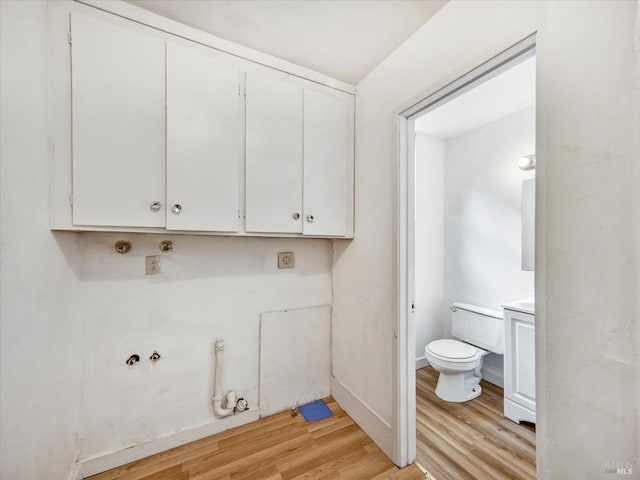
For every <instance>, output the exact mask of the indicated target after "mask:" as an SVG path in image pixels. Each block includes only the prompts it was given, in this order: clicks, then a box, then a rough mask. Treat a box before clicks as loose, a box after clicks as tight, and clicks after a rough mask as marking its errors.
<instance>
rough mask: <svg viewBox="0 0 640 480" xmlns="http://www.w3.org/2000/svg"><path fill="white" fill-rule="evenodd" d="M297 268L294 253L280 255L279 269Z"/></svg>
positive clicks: (281, 253)
mask: <svg viewBox="0 0 640 480" xmlns="http://www.w3.org/2000/svg"><path fill="white" fill-rule="evenodd" d="M295 266H296V260H295V258H294V256H293V252H280V253H278V268H294V267H295Z"/></svg>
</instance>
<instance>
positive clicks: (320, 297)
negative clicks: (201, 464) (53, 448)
mask: <svg viewBox="0 0 640 480" xmlns="http://www.w3.org/2000/svg"><path fill="white" fill-rule="evenodd" d="M79 235H80V243H79V252H80V267H79V269H78V272H77V274H78V276H79V278H80V284H79V286H78V288H79V291H78V303H77V308H78V315H79V316H80V319H81V326H82V334H81V335H82V336H81V340H82V358H83V362H82V373H81V382H80V389H81V392H82V396H81V403H80V433H79V446H80V450H81V459H87V458H92V457H96V456H100V455H102V454H106V453H110V452H113V451H117V450H121V449H123V448H126V447H129V446H132V445H135V444H137V443H143V442H146V441H149V440H153V439H155V438H158V437H162V436H165V435H169V434H172V433H175V432H178V431H180V430H183V429H187V428H190V427H196V426H200V425H205V424H208V423H214V422H224V420H220V419H216V418H214V415H213V412H212V397H213V378H214V376H213V372H214V366H215V362H214V358H213V342H214V340H215V338H218V337H222V338H224V339H225V353H224V374H223V382H222V388H223V389H224V390H227V389H231V388H233V389H234V390H236V392H237V393H238V394H239V396H244V397H245V398H246V399H247V400H248V401H249V405H250V407H254V408H255V407H257V405H258V379H259V352H260V350H259V340H260V336H259V334H260V329H259V326H260V312H263V311H274V310H285V309H292V308H301V307H309V306H316V305H327V304H330V303H331V264H330V262H331V256H330V242H329V241H328V240H313V239H268V238H229V237H203V236H183V235H174V236H167V235H163V236H159V235H149V234H138V235H130V234H106V233H83V234H79ZM164 238H171V240H173V242H174V251H173V252H171V253H167V254H162V257H161V265H162V270H163V272H162V273H161V274H159V275H156V276H145V275H144V256H145V255H156V254H159V253H160V252H159V250H158V244H159V243H160V241H161V240H162V239H164ZM120 239H127V240H130V241H131V243H132V245H133V249H132V251H131V252H130V253H128V254H126V255H120V254H118V253H116V252H115V251H114V249H113V245H114V243H115V242H116V240H120ZM279 251H293V252H294V253H295V260H296V268H294V269H288V270H278V268H277V252H279ZM308 334H309V335H313V332H308ZM298 341H301V342H304V338H300V339H298ZM153 350H158V352H159V353H160V354H161V355H162V358H161V359H160V360H159V361H158V362H157V364H155V366H154V365H153V364H152V363H151V362H149V361H148V360H147V358H148V357H149V355H150V354H151V353H152V352H153ZM133 353H136V354H139V355H140V357H141V358H142V359H143V361H142V362H141V364H139V365H136V366H135V367H133V368H129V367H127V366H126V365H125V360H126V359H127V358H128V357H129V355H130V354H133ZM294 403H295V400H294Z"/></svg>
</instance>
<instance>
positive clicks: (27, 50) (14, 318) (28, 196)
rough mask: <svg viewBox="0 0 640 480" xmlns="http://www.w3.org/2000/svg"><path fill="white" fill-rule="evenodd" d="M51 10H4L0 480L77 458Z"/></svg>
mask: <svg viewBox="0 0 640 480" xmlns="http://www.w3.org/2000/svg"><path fill="white" fill-rule="evenodd" d="M46 12H47V7H46V3H45V2H40V1H31V2H23V1H4V0H3V1H2V2H0V22H1V23H0V34H1V38H0V64H1V65H2V67H1V68H0V75H1V76H0V85H1V97H2V100H1V102H2V113H1V117H0V122H1V124H0V137H1V138H2V141H1V142H0V160H1V162H0V168H1V173H0V180H1V190H0V191H1V207H0V221H1V234H0V246H1V250H0V257H1V259H0V265H1V270H0V272H1V273H0V287H1V289H0V318H1V323H0V329H1V332H0V341H1V359H0V369H1V370H0V378H1V387H0V389H1V397H0V400H1V410H0V414H1V421H0V424H1V436H0V457H1V462H0V477H1V478H3V479H7V480H9V479H11V480H34V479H52V480H58V479H62V478H64V477H65V476H66V474H67V472H68V470H69V468H70V466H71V465H72V463H73V461H74V460H75V456H76V444H75V432H76V430H77V425H78V422H77V410H78V388H77V384H78V374H79V361H80V356H79V355H78V352H77V348H78V323H77V316H76V314H75V310H74V306H73V299H74V287H75V285H76V283H77V279H76V275H75V273H74V270H73V268H72V267H73V265H71V264H72V263H73V261H74V260H73V259H74V257H75V250H76V237H75V236H74V235H72V234H64V233H57V234H54V233H52V232H51V231H49V205H48V202H49V189H48V186H49V185H48V184H49V179H48V161H49V144H48V134H47V131H48V125H47V114H48V112H47V103H48V100H47V58H46V51H47V50H46V49H47V16H46Z"/></svg>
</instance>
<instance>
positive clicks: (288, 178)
mask: <svg viewBox="0 0 640 480" xmlns="http://www.w3.org/2000/svg"><path fill="white" fill-rule="evenodd" d="M246 89H247V90H246V94H247V105H246V111H247V124H246V148H247V150H246V227H245V228H246V231H247V232H274V233H276V232H277V233H302V102H303V90H302V87H300V86H297V85H294V84H292V83H287V82H286V80H285V79H280V78H278V77H275V76H274V77H268V76H262V75H259V74H250V73H248V74H247V86H246Z"/></svg>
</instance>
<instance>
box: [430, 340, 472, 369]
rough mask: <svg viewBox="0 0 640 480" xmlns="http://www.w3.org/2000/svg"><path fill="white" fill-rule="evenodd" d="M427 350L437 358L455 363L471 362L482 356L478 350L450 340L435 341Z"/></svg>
mask: <svg viewBox="0 0 640 480" xmlns="http://www.w3.org/2000/svg"><path fill="white" fill-rule="evenodd" d="M426 349H427V351H428V352H429V354H431V355H433V356H434V357H435V358H438V359H440V360H445V361H447V362H454V363H458V362H471V361H474V360H476V359H477V358H478V357H479V356H480V355H481V352H480V350H479V349H478V348H476V347H474V346H472V345H469V344H467V343H464V342H460V341H458V340H450V339H442V340H435V341H433V342H431V343H429V345H427V348H426Z"/></svg>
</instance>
